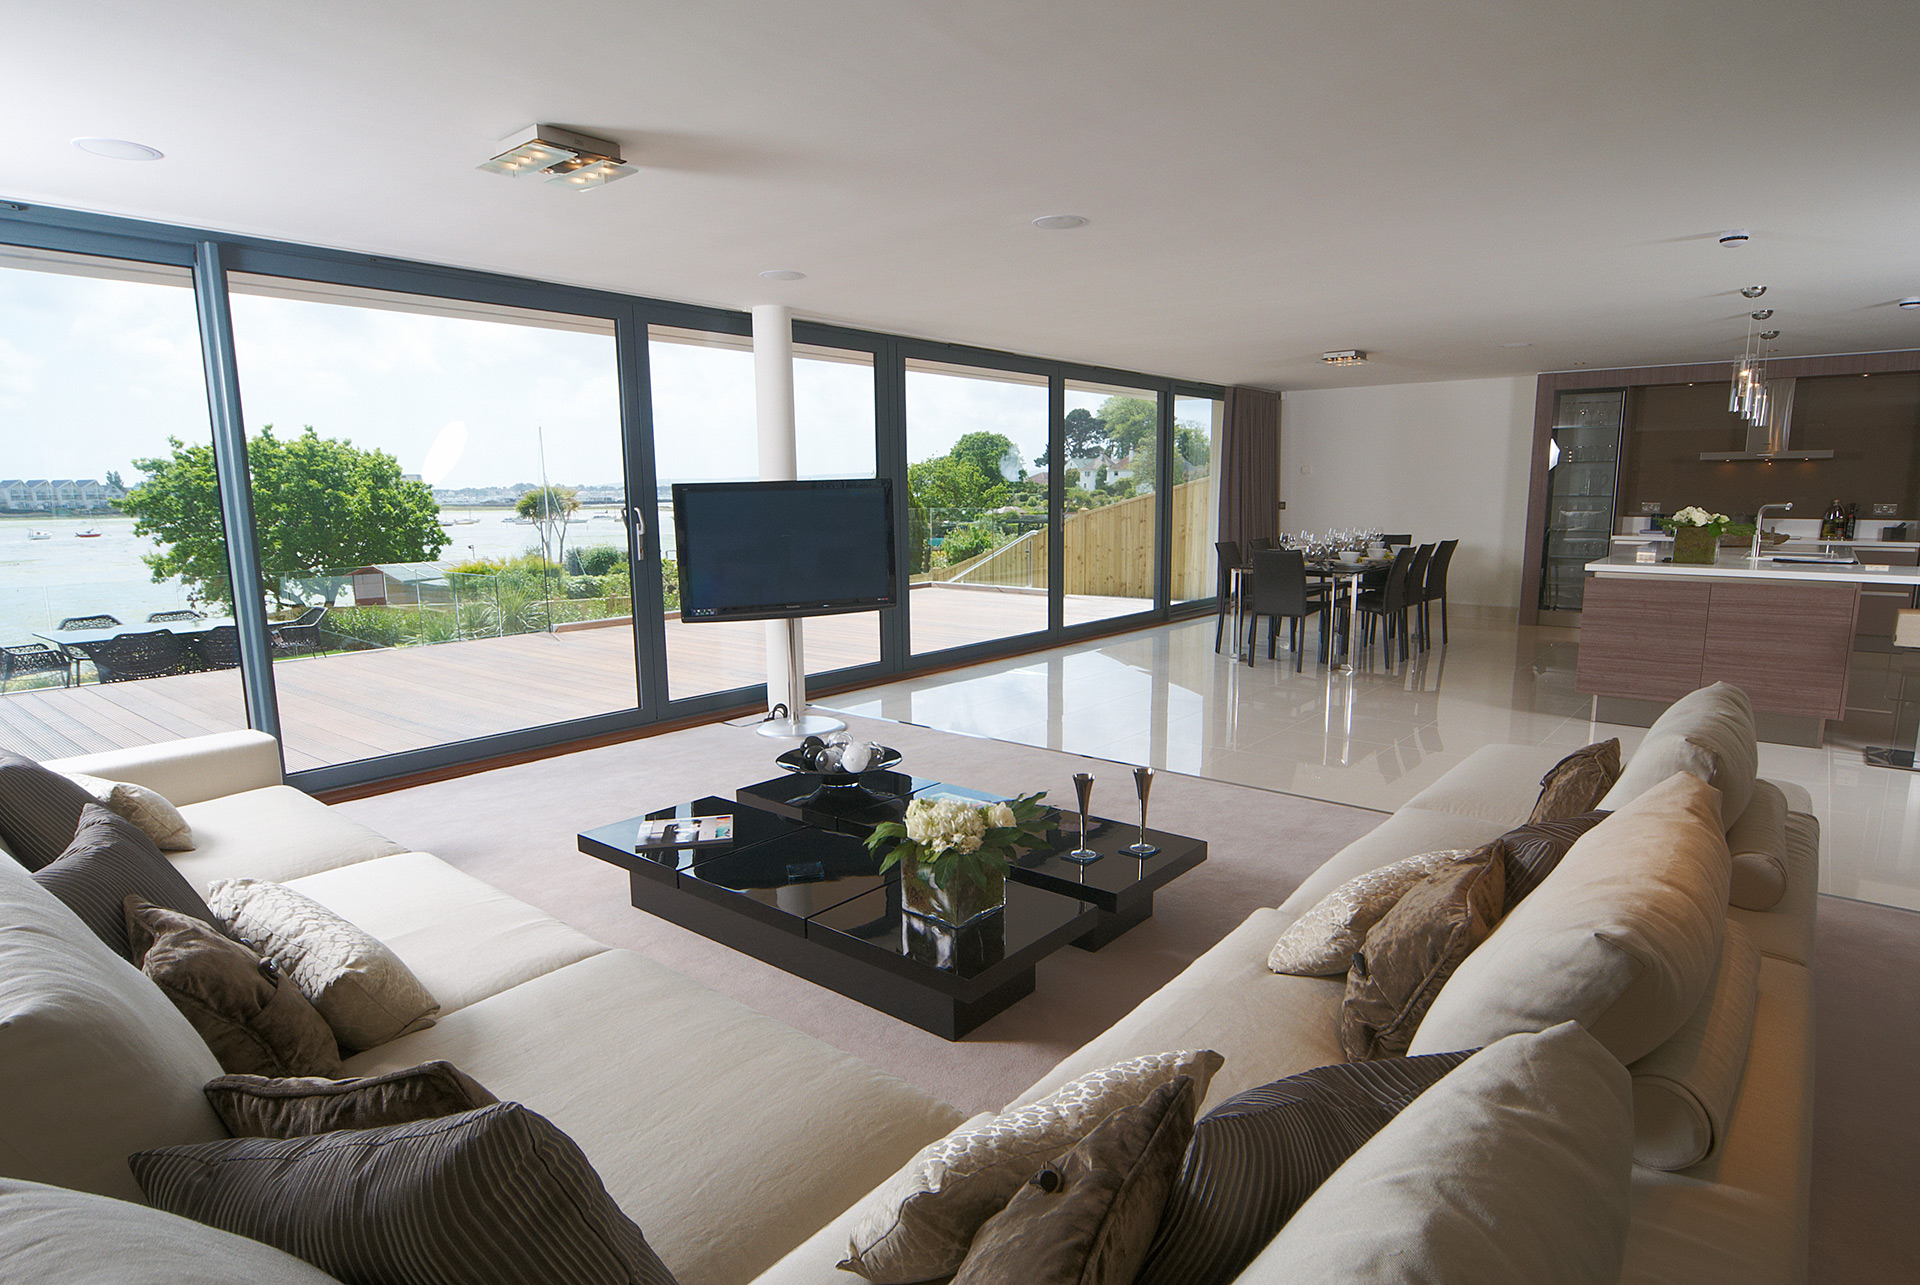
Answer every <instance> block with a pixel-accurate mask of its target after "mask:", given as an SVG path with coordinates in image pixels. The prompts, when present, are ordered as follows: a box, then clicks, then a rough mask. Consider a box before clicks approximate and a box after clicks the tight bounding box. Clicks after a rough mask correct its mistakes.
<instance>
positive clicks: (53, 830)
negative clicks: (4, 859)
mask: <svg viewBox="0 0 1920 1285" xmlns="http://www.w3.org/2000/svg"><path fill="white" fill-rule="evenodd" d="M91 802H93V796H92V795H91V794H88V793H87V792H86V791H85V790H83V789H81V788H80V787H79V786H77V785H75V784H74V783H73V782H72V781H69V780H68V779H67V778H66V777H64V776H61V775H60V774H59V773H58V772H52V771H49V770H47V769H46V768H44V767H41V766H40V765H39V764H38V763H35V762H34V761H33V760H32V759H25V758H21V757H20V756H19V755H18V754H0V840H5V841H6V845H7V851H9V852H11V853H12V854H13V857H14V860H16V861H18V862H19V863H20V864H21V865H23V866H25V867H26V868H27V869H29V870H38V869H39V868H40V867H41V866H44V865H46V864H47V863H48V862H50V861H52V860H54V859H55V858H56V857H58V856H59V855H60V854H61V853H62V852H65V851H66V850H67V845H68V844H69V843H72V842H73V832H74V831H75V830H77V829H79V828H80V811H81V809H82V808H84V807H86V806H87V804H89V803H91Z"/></svg>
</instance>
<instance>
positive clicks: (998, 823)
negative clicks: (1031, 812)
mask: <svg viewBox="0 0 1920 1285" xmlns="http://www.w3.org/2000/svg"><path fill="white" fill-rule="evenodd" d="M987 823H988V824H989V825H991V826H992V827H993V828H994V829H996V830H1004V829H1006V828H1007V827H1008V826H1011V825H1014V824H1015V823H1016V822H1015V818H1014V815H1013V809H1012V808H1010V807H1008V806H1007V805H1006V804H1004V803H996V804H994V805H993V806H992V807H990V808H988V809H987Z"/></svg>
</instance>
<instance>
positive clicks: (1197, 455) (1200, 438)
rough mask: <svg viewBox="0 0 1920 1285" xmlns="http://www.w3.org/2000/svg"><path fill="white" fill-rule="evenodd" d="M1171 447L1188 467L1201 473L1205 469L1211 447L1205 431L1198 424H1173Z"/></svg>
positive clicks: (1203, 472) (1210, 455) (1210, 453)
mask: <svg viewBox="0 0 1920 1285" xmlns="http://www.w3.org/2000/svg"><path fill="white" fill-rule="evenodd" d="M1173 449H1174V453H1175V455H1177V456H1178V457H1179V459H1180V460H1183V461H1185V463H1186V465H1187V467H1188V468H1191V469H1194V470H1196V471H1198V472H1199V473H1201V474H1205V472H1206V471H1207V461H1208V460H1209V459H1210V458H1211V457H1212V455H1213V447H1212V446H1211V444H1209V443H1208V441H1207V431H1206V430H1205V429H1203V428H1201V427H1200V426H1199V425H1198V424H1175V425H1174V426H1173Z"/></svg>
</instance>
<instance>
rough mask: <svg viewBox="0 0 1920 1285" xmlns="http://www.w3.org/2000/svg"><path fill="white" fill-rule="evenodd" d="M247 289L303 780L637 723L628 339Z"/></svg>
mask: <svg viewBox="0 0 1920 1285" xmlns="http://www.w3.org/2000/svg"><path fill="white" fill-rule="evenodd" d="M229 292H230V295H231V299H232V312H233V324H234V346H235V351H236V356H237V361H238V367H239V371H240V379H241V400H242V403H243V407H244V411H245V415H246V428H247V455H248V470H249V473H250V474H251V478H250V482H251V486H252V496H253V506H254V515H255V528H256V538H257V539H258V542H259V554H260V564H261V569H262V576H261V583H260V584H259V585H257V586H253V587H252V590H253V591H254V592H257V593H259V594H260V595H261V596H262V597H263V599H264V600H265V603H266V606H267V610H268V614H269V620H270V626H271V650H272V655H273V671H274V685H275V690H276V692H277V696H278V703H279V710H280V727H281V738H282V742H283V745H284V747H285V753H286V759H287V766H288V768H289V769H290V770H300V769H302V768H314V767H326V766H331V765H335V764H341V763H347V762H351V761H354V760H359V759H369V758H377V757H380V756H383V755H389V754H397V753H403V752H406V751H411V750H419V749H424V748H427V747H431V746H438V745H444V744H448V743H451V742H460V741H470V740H474V739H476V738H480V737H487V736H494V735H498V734H501V733H508V732H514V731H518V730H520V729H524V728H530V727H538V726H542V725H546V724H552V723H563V722H567V721H569V720H574V719H580V718H586V717H589V716H592V715H598V714H605V713H609V712H613V711H620V710H630V709H633V708H634V707H635V706H636V705H637V703H638V701H639V687H638V683H637V680H636V666H635V644H634V631H633V589H632V585H631V582H630V575H629V565H630V562H629V539H630V528H629V525H628V523H627V522H626V521H625V520H624V514H625V506H626V504H627V494H626V486H625V481H624V479H625V477H626V466H625V457H624V451H623V445H622V443H623V437H622V425H621V416H620V393H619V382H620V381H619V371H618V362H617V357H616V349H615V342H614V324H613V322H612V321H611V320H608V319H604V318H597V317H587V316H577V315H573V314H566V313H546V312H535V311H529V310H525V309H515V308H503V307H496V306H491V305H483V304H476V303H466V302H462V301H459V300H452V299H443V298H435V297H428V296H423V295H411V294H400V293H395V292H392V291H383V290H369V289H362V288H357V287H354V288H350V287H344V286H336V285H330V284H325V283H320V282H311V281H299V280H293V279H289V278H284V277H270V276H261V275H256V274H241V273H235V274H232V275H230V277H229Z"/></svg>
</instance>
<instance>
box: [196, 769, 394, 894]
mask: <svg viewBox="0 0 1920 1285" xmlns="http://www.w3.org/2000/svg"><path fill="white" fill-rule="evenodd" d="M167 797H169V798H178V797H180V796H179V795H174V794H170V795H168V796H167ZM180 814H181V815H182V816H184V817H186V819H187V821H188V823H189V824H191V825H192V826H193V851H192V852H183V853H181V854H179V855H178V856H176V857H174V859H173V864H174V865H176V866H178V867H180V873H181V874H183V875H185V876H186V877H187V878H188V880H189V881H191V882H192V883H193V884H194V886H195V887H199V888H204V887H206V886H207V885H208V884H210V883H212V882H213V881H214V880H215V879H274V880H278V881H279V882H281V883H286V882H287V881H289V880H291V879H297V878H299V877H300V876H302V875H310V874H314V873H316V872H318V871H321V870H333V869H335V868H337V867H339V866H344V865H351V864H352V863H354V862H356V861H367V860H370V859H372V858H374V857H384V856H387V855H388V854H390V853H394V852H403V851H405V849H403V848H402V847H401V846H400V845H399V844H397V843H395V842H394V841H393V840H391V839H388V838H386V837H384V836H382V835H380V834H378V833H376V832H375V831H373V830H370V829H368V828H367V827H366V826H364V825H361V824H360V823H359V822H358V821H353V820H350V819H348V817H347V815H346V813H344V812H342V811H341V810H340V809H338V808H330V807H328V806H327V805H326V804H324V803H322V802H321V801H320V800H318V799H316V798H314V797H313V796H312V795H310V794H304V793H302V792H301V791H299V790H296V789H294V788H293V787H292V786H291V785H269V786H266V787H265V788H263V789H258V790H248V791H246V792H245V793H242V794H226V795H222V796H220V797H219V798H216V799H207V800H204V801H203V802H200V803H183V804H181V805H180Z"/></svg>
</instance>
